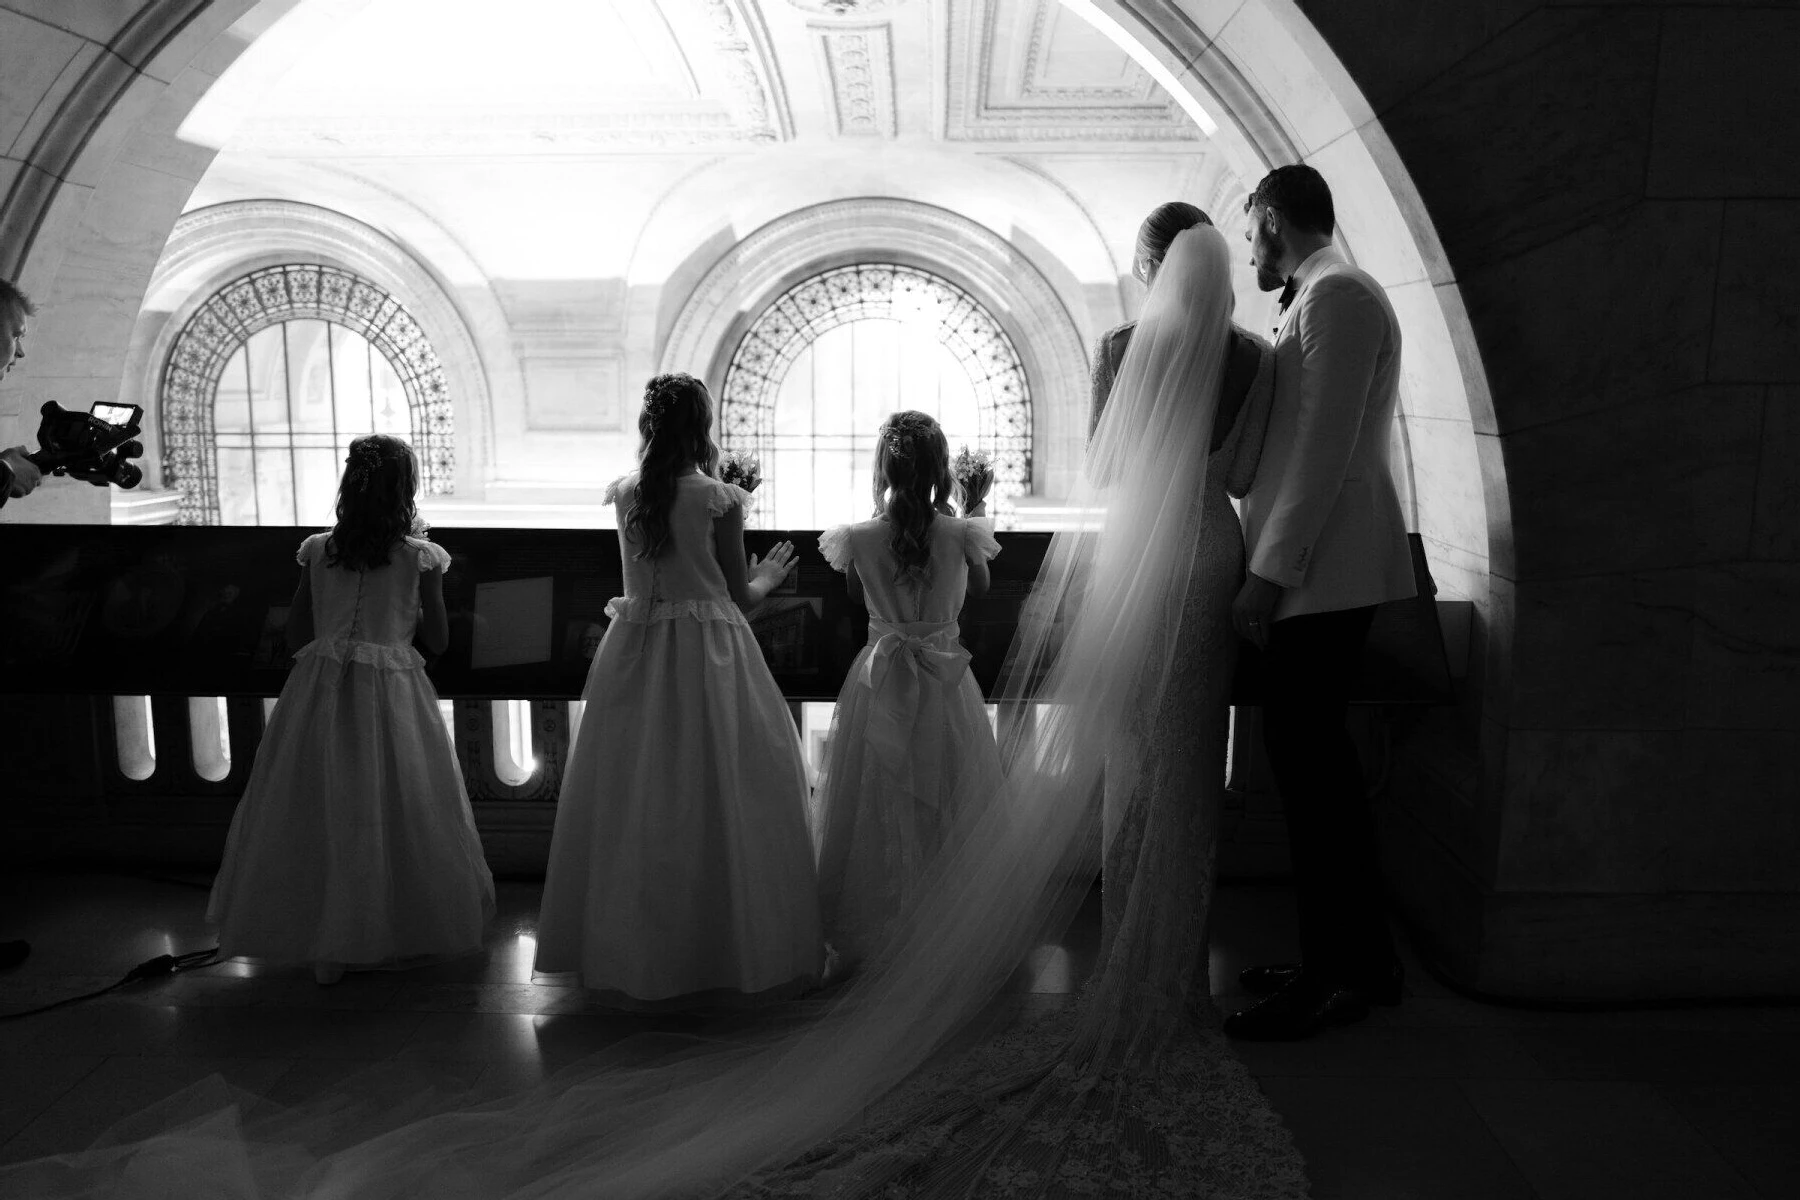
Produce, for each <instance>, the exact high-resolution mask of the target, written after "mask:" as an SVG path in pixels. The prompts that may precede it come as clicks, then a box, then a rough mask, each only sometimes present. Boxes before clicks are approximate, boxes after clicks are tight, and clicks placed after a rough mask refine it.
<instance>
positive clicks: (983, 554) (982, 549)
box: [963, 517, 1000, 562]
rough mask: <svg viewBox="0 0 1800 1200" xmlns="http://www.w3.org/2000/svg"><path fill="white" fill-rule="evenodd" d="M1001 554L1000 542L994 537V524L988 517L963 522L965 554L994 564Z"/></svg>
mask: <svg viewBox="0 0 1800 1200" xmlns="http://www.w3.org/2000/svg"><path fill="white" fill-rule="evenodd" d="M999 553H1000V541H999V539H997V538H996V537H995V536H994V530H993V524H992V522H991V521H989V520H988V519H987V518H986V517H970V518H967V519H965V520H964V521H963V554H964V555H965V556H966V557H968V558H979V559H980V560H981V561H982V562H992V561H993V559H994V557H995V556H996V555H997V554H999Z"/></svg>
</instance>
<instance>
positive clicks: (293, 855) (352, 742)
mask: <svg viewBox="0 0 1800 1200" xmlns="http://www.w3.org/2000/svg"><path fill="white" fill-rule="evenodd" d="M380 649H391V648H380ZM377 657H379V656H377ZM411 661H414V662H416V661H417V655H416V654H411ZM493 914H494V881H493V877H492V876H491V875H490V874H489V873H488V867H487V862H486V860H485V859H484V857H483V855H482V850H481V840H480V838H479V837H478V836H477V834H476V832H475V820H474V817H473V815H472V814H471V813H470V811H469V800H468V795H467V793H466V792H465V791H464V789H463V780H462V772H461V770H460V769H459V768H458V766H457V763H456V752H455V750H454V749H453V748H452V747H451V744H450V738H449V734H448V732H447V731H446V730H445V728H444V721H443V718H442V716H441V715H440V713H439V710H438V697H437V692H436V691H435V690H434V689H433V688H432V686H431V681H430V680H429V679H427V678H426V676H425V671H424V668H423V667H422V666H417V665H414V666H395V665H392V664H390V663H388V662H386V661H358V660H357V659H356V658H353V657H351V656H349V655H346V656H344V657H343V658H338V657H332V656H331V655H330V654H329V653H315V654H311V655H307V654H303V655H302V656H301V657H300V658H299V659H298V661H297V662H296V663H295V665H294V669H293V672H292V674H290V675H289V676H288V681H287V685H286V686H285V687H283V688H282V690H281V699H280V700H279V701H278V702H277V703H276V705H275V712H274V714H273V715H272V716H271V718H270V720H269V726H268V729H267V730H266V731H265V732H264V734H263V740H262V744H261V745H260V746H259V747H258V748H257V751H256V764H255V766H254V767H252V768H251V772H250V780H249V782H248V783H247V784H246V785H245V787H244V795H243V798H242V799H241V800H240V801H239V802H238V807H237V813H236V815H235V816H233V817H232V821H231V833H230V836H229V838H228V839H227V841H226V844H225V858H224V862H223V863H222V864H221V866H220V867H219V874H218V877H217V879H216V880H215V881H214V883H213V892H212V901H211V903H210V904H209V905H208V907H207V917H208V919H210V920H212V921H214V922H215V923H217V924H218V926H219V948H220V949H219V952H220V955H221V956H222V957H234V956H244V957H251V958H258V959H266V960H269V961H273V962H283V963H303V962H339V963H345V964H349V965H351V966H373V965H379V964H386V963H393V962H397V961H401V960H406V959H413V958H420V957H438V956H446V955H455V954H465V953H469V952H471V951H474V950H478V949H480V948H481V944H482V936H483V934H484V932H485V930H486V926H487V923H488V921H489V920H490V919H491V918H492V917H493Z"/></svg>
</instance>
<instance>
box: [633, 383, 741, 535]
mask: <svg viewBox="0 0 1800 1200" xmlns="http://www.w3.org/2000/svg"><path fill="white" fill-rule="evenodd" d="M712 423H713V412H712V395H711V393H709V392H708V391H707V390H706V385H705V384H704V383H701V382H700V381H699V380H698V379H695V378H694V377H693V376H692V375H687V374H683V373H682V372H679V371H677V372H674V373H672V374H668V375H658V376H656V377H655V378H654V379H652V380H651V381H650V382H649V383H647V384H645V385H644V411H643V412H641V413H639V414H638V435H639V437H641V438H642V439H643V440H642V441H641V442H640V443H639V444H638V481H637V487H636V489H635V490H634V491H633V492H632V496H631V503H630V505H628V506H627V507H626V509H625V535H626V537H628V538H632V539H635V540H636V541H637V543H638V551H637V553H636V554H635V555H634V556H633V557H635V558H655V557H656V556H657V555H659V554H661V553H662V552H663V550H664V549H665V548H667V546H668V544H669V509H670V507H671V506H672V505H673V504H674V503H675V479H676V477H677V476H678V475H681V474H683V473H685V472H686V471H687V469H688V468H689V467H695V468H698V470H699V471H700V473H701V474H702V475H714V474H716V473H717V471H718V469H719V447H718V444H717V443H715V442H714V441H713V438H712Z"/></svg>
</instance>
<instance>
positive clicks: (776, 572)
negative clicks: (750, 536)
mask: <svg viewBox="0 0 1800 1200" xmlns="http://www.w3.org/2000/svg"><path fill="white" fill-rule="evenodd" d="M793 569H794V543H792V542H779V543H777V544H776V545H775V546H774V548H773V549H771V550H770V551H769V557H767V558H764V559H761V560H759V559H758V558H757V557H756V555H754V554H752V555H751V556H750V582H752V583H760V584H762V585H763V594H764V595H767V594H768V592H769V590H771V589H773V588H776V587H779V586H781V581H782V580H784V579H786V578H787V577H788V573H789V572H791V571H792V570H793Z"/></svg>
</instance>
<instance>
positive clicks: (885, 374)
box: [719, 263, 1031, 529]
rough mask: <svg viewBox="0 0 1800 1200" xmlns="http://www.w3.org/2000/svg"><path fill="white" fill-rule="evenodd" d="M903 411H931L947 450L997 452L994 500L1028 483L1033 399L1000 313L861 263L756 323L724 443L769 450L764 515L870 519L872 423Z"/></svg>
mask: <svg viewBox="0 0 1800 1200" xmlns="http://www.w3.org/2000/svg"><path fill="white" fill-rule="evenodd" d="M906 408H912V409H918V410H920V411H922V412H927V413H930V414H931V415H932V416H934V417H936V418H937V419H938V421H939V422H940V423H941V424H942V425H943V426H944V432H945V434H946V435H947V436H948V437H949V440H950V450H951V453H952V454H954V453H955V452H956V451H957V449H958V448H959V447H960V446H962V445H964V444H966V445H968V446H969V447H970V448H971V449H980V450H984V451H986V452H987V453H989V454H991V455H992V456H993V458H994V467H995V487H994V493H995V496H996V498H1005V497H1009V496H1017V495H1022V494H1024V493H1025V492H1028V491H1029V490H1030V489H1031V396H1030V391H1029V389H1028V387H1027V385H1026V381H1025V370H1024V367H1023V366H1022V365H1021V364H1020V361H1019V355H1018V352H1017V351H1016V350H1015V349H1014V348H1013V344H1012V341H1011V339H1010V338H1008V337H1007V335H1006V331H1005V330H1003V329H1002V328H1001V327H1000V323H999V322H998V321H996V320H995V319H994V317H993V315H992V314H991V313H989V312H988V311H987V309H985V308H984V307H982V305H981V304H980V303H979V302H978V301H977V300H976V299H975V298H974V297H973V296H971V295H969V293H967V292H966V291H964V290H963V289H961V288H959V287H957V286H956V285H955V284H953V283H951V282H949V281H948V280H946V279H943V278H940V277H939V276H936V275H932V274H930V273H928V272H925V271H921V270H917V269H915V268H913V267H905V266H899V265H897V264H893V263H861V264H858V265H856V266H851V267H840V268H837V269H835V270H830V271H826V272H824V273H822V274H819V275H816V276H814V277H812V278H811V279H807V280H805V281H803V282H801V283H800V284H798V285H796V286H794V287H793V288H790V289H789V290H788V291H787V292H785V293H783V294H782V295H781V296H780V297H778V298H777V299H776V300H775V301H774V302H773V303H772V304H770V305H769V306H768V307H767V308H765V309H764V310H763V312H762V313H761V315H759V316H758V317H757V318H756V320H755V321H754V322H753V323H752V324H751V326H750V329H749V330H748V332H746V333H745V334H744V337H743V340H742V341H741V342H739V343H738V347H737V351H736V352H735V353H734V354H733V356H732V359H731V365H730V367H729V368H728V369H727V371H726V375H725V386H724V389H723V393H722V396H721V399H720V410H721V411H720V422H719V423H720V429H721V434H720V440H721V442H722V444H723V445H724V446H725V448H727V449H740V450H749V451H751V452H753V453H755V454H756V455H757V457H758V458H759V459H761V460H762V465H763V473H764V476H765V478H766V479H767V482H766V483H765V484H764V485H763V487H762V488H761V489H759V490H758V492H757V502H758V503H757V507H758V509H759V512H760V514H761V515H764V516H765V517H766V518H768V519H770V520H772V522H773V523H774V525H775V526H776V527H778V528H782V529H819V528H823V527H825V526H828V525H834V524H839V523H841V522H845V521H855V520H861V519H862V518H864V517H867V516H868V515H869V482H870V474H871V471H872V470H873V468H874V455H875V431H876V429H877V428H878V427H879V426H880V424H881V421H882V419H883V418H884V417H886V416H887V415H888V414H889V413H891V412H894V411H896V410H899V409H906Z"/></svg>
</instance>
